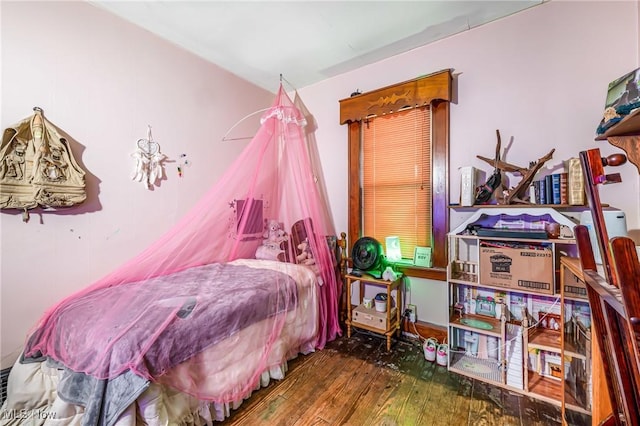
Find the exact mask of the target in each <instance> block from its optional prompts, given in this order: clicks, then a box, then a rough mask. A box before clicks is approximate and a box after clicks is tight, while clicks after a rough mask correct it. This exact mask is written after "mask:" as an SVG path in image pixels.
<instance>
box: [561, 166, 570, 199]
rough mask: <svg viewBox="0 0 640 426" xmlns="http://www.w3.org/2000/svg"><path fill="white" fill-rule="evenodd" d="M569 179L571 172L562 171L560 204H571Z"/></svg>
mask: <svg viewBox="0 0 640 426" xmlns="http://www.w3.org/2000/svg"><path fill="white" fill-rule="evenodd" d="M568 181H569V173H567V172H562V173H560V204H569V198H568V197H569V193H568V191H569V189H568V186H567V185H568Z"/></svg>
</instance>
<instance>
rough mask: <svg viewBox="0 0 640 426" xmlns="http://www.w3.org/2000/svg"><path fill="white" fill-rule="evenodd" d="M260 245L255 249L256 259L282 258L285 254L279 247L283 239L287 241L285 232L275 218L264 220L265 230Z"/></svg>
mask: <svg viewBox="0 0 640 426" xmlns="http://www.w3.org/2000/svg"><path fill="white" fill-rule="evenodd" d="M262 237H263V238H264V239H263V240H262V245H261V246H259V247H258V249H257V250H256V259H263V260H284V259H285V257H286V255H285V252H284V250H283V249H282V247H281V243H282V242H283V241H287V233H286V232H284V230H283V229H282V227H281V226H280V222H278V221H277V220H275V219H270V220H266V221H265V230H264V233H263V234H262Z"/></svg>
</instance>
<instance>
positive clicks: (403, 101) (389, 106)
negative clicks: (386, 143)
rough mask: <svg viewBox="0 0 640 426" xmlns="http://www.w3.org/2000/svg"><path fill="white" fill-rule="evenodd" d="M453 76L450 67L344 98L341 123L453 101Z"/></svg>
mask: <svg viewBox="0 0 640 426" xmlns="http://www.w3.org/2000/svg"><path fill="white" fill-rule="evenodd" d="M451 80H452V77H451V70H449V69H448V70H443V71H438V72H436V73H433V74H429V75H425V76H422V77H418V78H416V79H413V80H409V81H405V82H403V83H398V84H394V85H392V86H387V87H383V88H381V89H377V90H374V91H371V92H367V93H362V94H360V95H355V96H352V97H350V98H346V99H342V100H341V101H340V124H346V123H348V122H353V121H358V120H363V119H365V118H366V117H369V116H372V115H384V114H388V113H391V112H394V111H399V110H401V109H404V108H413V107H416V106H421V105H428V104H431V103H433V102H434V101H439V100H441V101H451Z"/></svg>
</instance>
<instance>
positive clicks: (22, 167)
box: [0, 107, 87, 221]
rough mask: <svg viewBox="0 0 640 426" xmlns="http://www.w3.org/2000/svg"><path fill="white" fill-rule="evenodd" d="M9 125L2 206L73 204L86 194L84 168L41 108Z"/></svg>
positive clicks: (0, 149) (1, 160) (0, 181)
mask: <svg viewBox="0 0 640 426" xmlns="http://www.w3.org/2000/svg"><path fill="white" fill-rule="evenodd" d="M33 110H34V114H33V115H32V116H31V117H28V118H26V119H24V120H22V121H21V122H19V123H17V124H15V125H13V126H11V127H8V128H6V129H5V130H4V133H3V135H2V144H1V145H0V209H21V210H24V212H25V213H24V217H23V219H24V220H25V221H26V220H28V212H27V211H28V210H29V209H33V208H35V207H38V206H40V207H44V208H56V207H70V206H73V205H76V204H79V203H82V202H83V201H84V200H85V199H86V198H87V193H86V190H85V180H84V176H85V172H84V170H82V169H81V168H80V166H78V163H77V162H76V160H75V159H74V157H73V154H72V152H71V148H70V147H69V143H68V142H67V140H66V139H65V138H64V137H62V136H61V135H60V134H59V132H58V130H57V128H56V127H55V126H54V125H53V124H51V123H50V122H49V121H47V120H46V119H45V118H44V116H43V114H42V109H40V108H38V107H35V108H34V109H33Z"/></svg>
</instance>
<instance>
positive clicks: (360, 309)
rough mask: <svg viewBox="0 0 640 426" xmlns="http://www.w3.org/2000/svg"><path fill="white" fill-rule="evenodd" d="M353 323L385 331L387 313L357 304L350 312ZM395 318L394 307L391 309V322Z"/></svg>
mask: <svg viewBox="0 0 640 426" xmlns="http://www.w3.org/2000/svg"><path fill="white" fill-rule="evenodd" d="M351 315H352V317H351V318H352V321H351V323H352V324H353V325H356V326H357V325H358V324H362V325H366V326H368V327H373V328H375V329H377V330H380V331H387V313H386V312H378V311H376V310H375V308H365V307H364V305H359V306H357V307H355V308H353V311H352V312H351ZM395 320H396V308H392V309H391V324H393V323H394V322H395Z"/></svg>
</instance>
